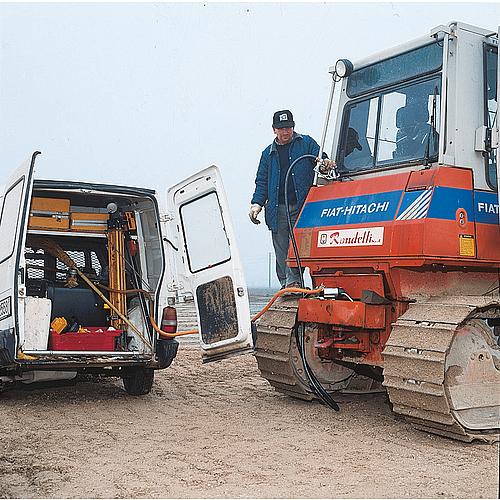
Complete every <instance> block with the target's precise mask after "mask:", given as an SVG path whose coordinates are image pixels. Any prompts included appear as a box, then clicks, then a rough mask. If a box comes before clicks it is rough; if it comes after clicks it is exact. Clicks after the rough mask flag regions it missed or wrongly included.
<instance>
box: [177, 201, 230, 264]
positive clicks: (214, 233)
mask: <svg viewBox="0 0 500 500" xmlns="http://www.w3.org/2000/svg"><path fill="white" fill-rule="evenodd" d="M180 215H181V223H182V230H183V232H184V239H185V241H186V253H187V256H188V262H189V269H190V271H191V272H192V273H196V272H198V271H202V270H203V269H207V268H209V267H213V266H216V265H218V264H222V263H223V262H227V261H228V260H229V259H230V258H231V251H230V249H229V240H228V237H227V234H226V228H225V227H224V221H223V219H222V214H221V209H220V204H219V198H218V196H217V193H215V192H212V193H208V194H206V195H204V196H201V197H200V198H196V199H195V200H193V201H190V202H188V203H186V204H184V205H182V206H181V208H180Z"/></svg>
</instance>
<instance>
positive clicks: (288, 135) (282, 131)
mask: <svg viewBox="0 0 500 500" xmlns="http://www.w3.org/2000/svg"><path fill="white" fill-rule="evenodd" d="M273 130H274V133H275V134H276V140H277V141H278V144H288V143H289V142H290V141H291V140H292V137H293V127H285V128H274V127H273Z"/></svg>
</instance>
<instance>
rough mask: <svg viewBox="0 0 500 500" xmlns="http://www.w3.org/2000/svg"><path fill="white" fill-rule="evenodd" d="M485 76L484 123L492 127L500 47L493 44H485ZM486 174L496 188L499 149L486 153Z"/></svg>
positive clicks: (494, 113)
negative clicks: (499, 50)
mask: <svg viewBox="0 0 500 500" xmlns="http://www.w3.org/2000/svg"><path fill="white" fill-rule="evenodd" d="M484 55H485V57H484V65H485V72H484V75H485V78H484V120H485V121H484V124H485V125H486V126H487V127H488V128H490V129H492V128H493V127H496V124H497V110H498V100H497V74H498V69H497V67H498V48H497V47H492V46H491V45H486V46H485V52H484ZM485 159H486V175H487V180H488V184H489V185H490V186H491V187H492V188H495V189H496V186H497V150H496V149H492V150H491V151H490V152H489V153H487V154H485Z"/></svg>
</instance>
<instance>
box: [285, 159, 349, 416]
mask: <svg viewBox="0 0 500 500" xmlns="http://www.w3.org/2000/svg"><path fill="white" fill-rule="evenodd" d="M305 158H310V159H312V160H316V156H314V155H302V156H299V157H298V158H297V159H296V160H294V161H293V162H292V163H291V165H290V166H289V167H288V171H287V173H286V176H285V186H284V189H285V207H286V217H287V222H288V234H289V236H290V239H291V240H292V246H293V253H294V255H295V260H296V261H297V267H298V268H299V274H300V285H301V287H302V288H304V277H303V275H302V265H301V263H300V257H299V251H298V249H297V242H296V241H295V236H294V234H293V226H292V221H291V218H290V207H289V204H288V180H289V178H290V173H291V171H292V169H293V168H294V167H295V165H296V164H297V163H298V162H299V161H300V160H303V159H305ZM304 337H305V332H304V324H303V323H299V324H298V325H297V328H296V329H295V340H296V342H297V347H298V350H299V354H300V358H301V360H302V364H303V365H304V373H305V374H306V377H307V380H308V381H309V387H310V388H311V390H312V391H313V392H314V394H316V395H317V396H318V397H319V398H320V399H321V401H323V402H324V403H325V404H327V405H328V406H329V407H330V408H332V409H333V410H335V411H339V410H340V408H339V405H338V404H337V403H336V402H335V401H334V400H333V398H332V396H331V395H330V394H329V393H328V391H327V390H326V389H325V388H324V387H323V386H322V385H321V382H320V381H319V380H318V379H317V378H316V376H315V375H314V373H313V371H312V370H311V367H310V366H309V363H308V362H307V359H306V351H305V341H304Z"/></svg>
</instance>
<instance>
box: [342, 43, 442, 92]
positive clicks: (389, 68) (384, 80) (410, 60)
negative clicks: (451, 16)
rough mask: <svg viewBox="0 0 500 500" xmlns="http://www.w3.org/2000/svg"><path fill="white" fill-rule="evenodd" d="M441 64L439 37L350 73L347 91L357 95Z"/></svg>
mask: <svg viewBox="0 0 500 500" xmlns="http://www.w3.org/2000/svg"><path fill="white" fill-rule="evenodd" d="M442 64H443V44H442V43H441V42H439V41H436V42H434V43H431V44H428V45H425V46H423V47H419V48H417V49H413V50H410V51H408V52H405V53H404V54H398V55H397V56H394V57H390V58H388V59H385V60H384V61H380V62H378V63H376V64H371V65H370V66H366V67H364V68H361V69H358V70H356V71H354V72H353V73H352V75H351V76H350V77H349V80H348V82H347V95H348V96H349V97H357V96H360V95H361V94H365V93H367V92H373V91H374V90H377V89H380V88H382V87H388V86H389V85H394V84H397V83H401V82H406V81H408V80H410V79H414V78H415V77H417V76H423V75H428V74H430V73H434V72H436V71H437V70H439V69H440V68H441V66H442Z"/></svg>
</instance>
